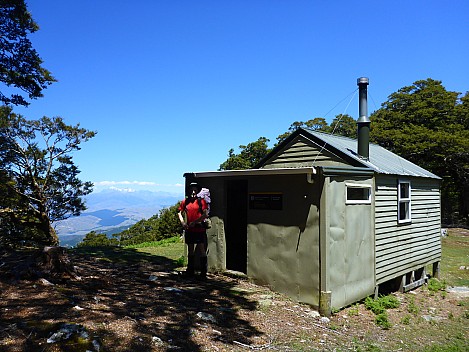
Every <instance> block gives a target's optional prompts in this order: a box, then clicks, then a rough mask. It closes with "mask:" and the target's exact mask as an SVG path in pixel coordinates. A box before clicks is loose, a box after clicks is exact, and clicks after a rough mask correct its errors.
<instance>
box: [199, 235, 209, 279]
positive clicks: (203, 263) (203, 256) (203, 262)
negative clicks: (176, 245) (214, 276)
mask: <svg viewBox="0 0 469 352" xmlns="http://www.w3.org/2000/svg"><path fill="white" fill-rule="evenodd" d="M196 251H197V254H198V255H199V258H200V276H201V277H202V278H205V277H207V270H208V261H207V252H206V249H205V243H197V247H196Z"/></svg>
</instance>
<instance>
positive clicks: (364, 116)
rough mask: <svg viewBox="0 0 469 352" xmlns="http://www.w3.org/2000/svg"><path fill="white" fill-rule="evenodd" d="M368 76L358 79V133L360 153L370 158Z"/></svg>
mask: <svg viewBox="0 0 469 352" xmlns="http://www.w3.org/2000/svg"><path fill="white" fill-rule="evenodd" d="M368 84H369V81H368V78H367V77H360V78H358V79H357V85H358V96H359V100H358V112H359V115H360V116H359V118H358V120H357V134H358V151H357V152H358V155H360V156H361V157H363V158H364V159H366V160H368V159H369V158H370V123H371V121H370V118H369V117H368V87H367V86H368Z"/></svg>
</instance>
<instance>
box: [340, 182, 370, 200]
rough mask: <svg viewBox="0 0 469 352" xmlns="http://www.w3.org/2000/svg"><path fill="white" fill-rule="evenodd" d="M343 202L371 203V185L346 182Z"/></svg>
mask: <svg viewBox="0 0 469 352" xmlns="http://www.w3.org/2000/svg"><path fill="white" fill-rule="evenodd" d="M346 188H347V198H346V202H345V204H371V185H361V184H346Z"/></svg>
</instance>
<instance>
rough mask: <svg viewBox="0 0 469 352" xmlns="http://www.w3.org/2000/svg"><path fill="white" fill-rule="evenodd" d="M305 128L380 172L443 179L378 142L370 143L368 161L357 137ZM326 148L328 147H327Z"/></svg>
mask: <svg viewBox="0 0 469 352" xmlns="http://www.w3.org/2000/svg"><path fill="white" fill-rule="evenodd" d="M304 130H305V131H306V132H308V133H310V134H311V135H313V136H314V137H316V138H318V139H320V140H322V141H324V142H325V143H327V144H328V145H330V146H332V147H333V148H335V149H337V150H339V151H341V152H342V153H344V154H346V155H348V156H349V157H351V158H353V159H355V160H357V161H358V162H360V163H361V164H363V165H364V166H366V167H369V168H371V169H373V170H374V171H375V172H378V173H380V174H390V175H402V176H417V177H428V178H435V179H441V178H440V177H438V176H437V175H435V174H433V173H431V172H430V171H427V170H425V169H424V168H421V167H420V166H418V165H415V164H414V163H412V162H410V161H408V160H406V159H404V158H402V157H400V156H399V155H397V154H394V153H392V152H390V151H389V150H387V149H385V148H383V147H381V146H379V145H377V144H373V143H370V160H369V161H367V160H365V159H363V158H361V157H360V156H359V155H358V154H357V140H356V139H352V138H348V137H343V136H335V135H331V134H328V133H322V132H317V131H311V130H307V129H304ZM326 149H328V148H327V147H326ZM313 166H316V165H313Z"/></svg>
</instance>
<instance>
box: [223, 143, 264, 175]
mask: <svg viewBox="0 0 469 352" xmlns="http://www.w3.org/2000/svg"><path fill="white" fill-rule="evenodd" d="M268 142H269V140H268V139H267V138H265V137H260V138H259V139H258V140H257V141H255V142H251V143H249V144H248V145H240V146H239V149H241V151H240V152H239V154H235V152H234V149H230V150H229V152H228V159H227V160H226V161H225V162H223V163H222V164H221V165H220V170H244V169H251V168H253V167H255V166H256V165H257V164H258V163H259V162H260V161H261V160H262V159H263V158H264V157H265V156H266V155H267V154H268V153H269V152H270V149H269V147H268V145H267V143H268Z"/></svg>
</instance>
